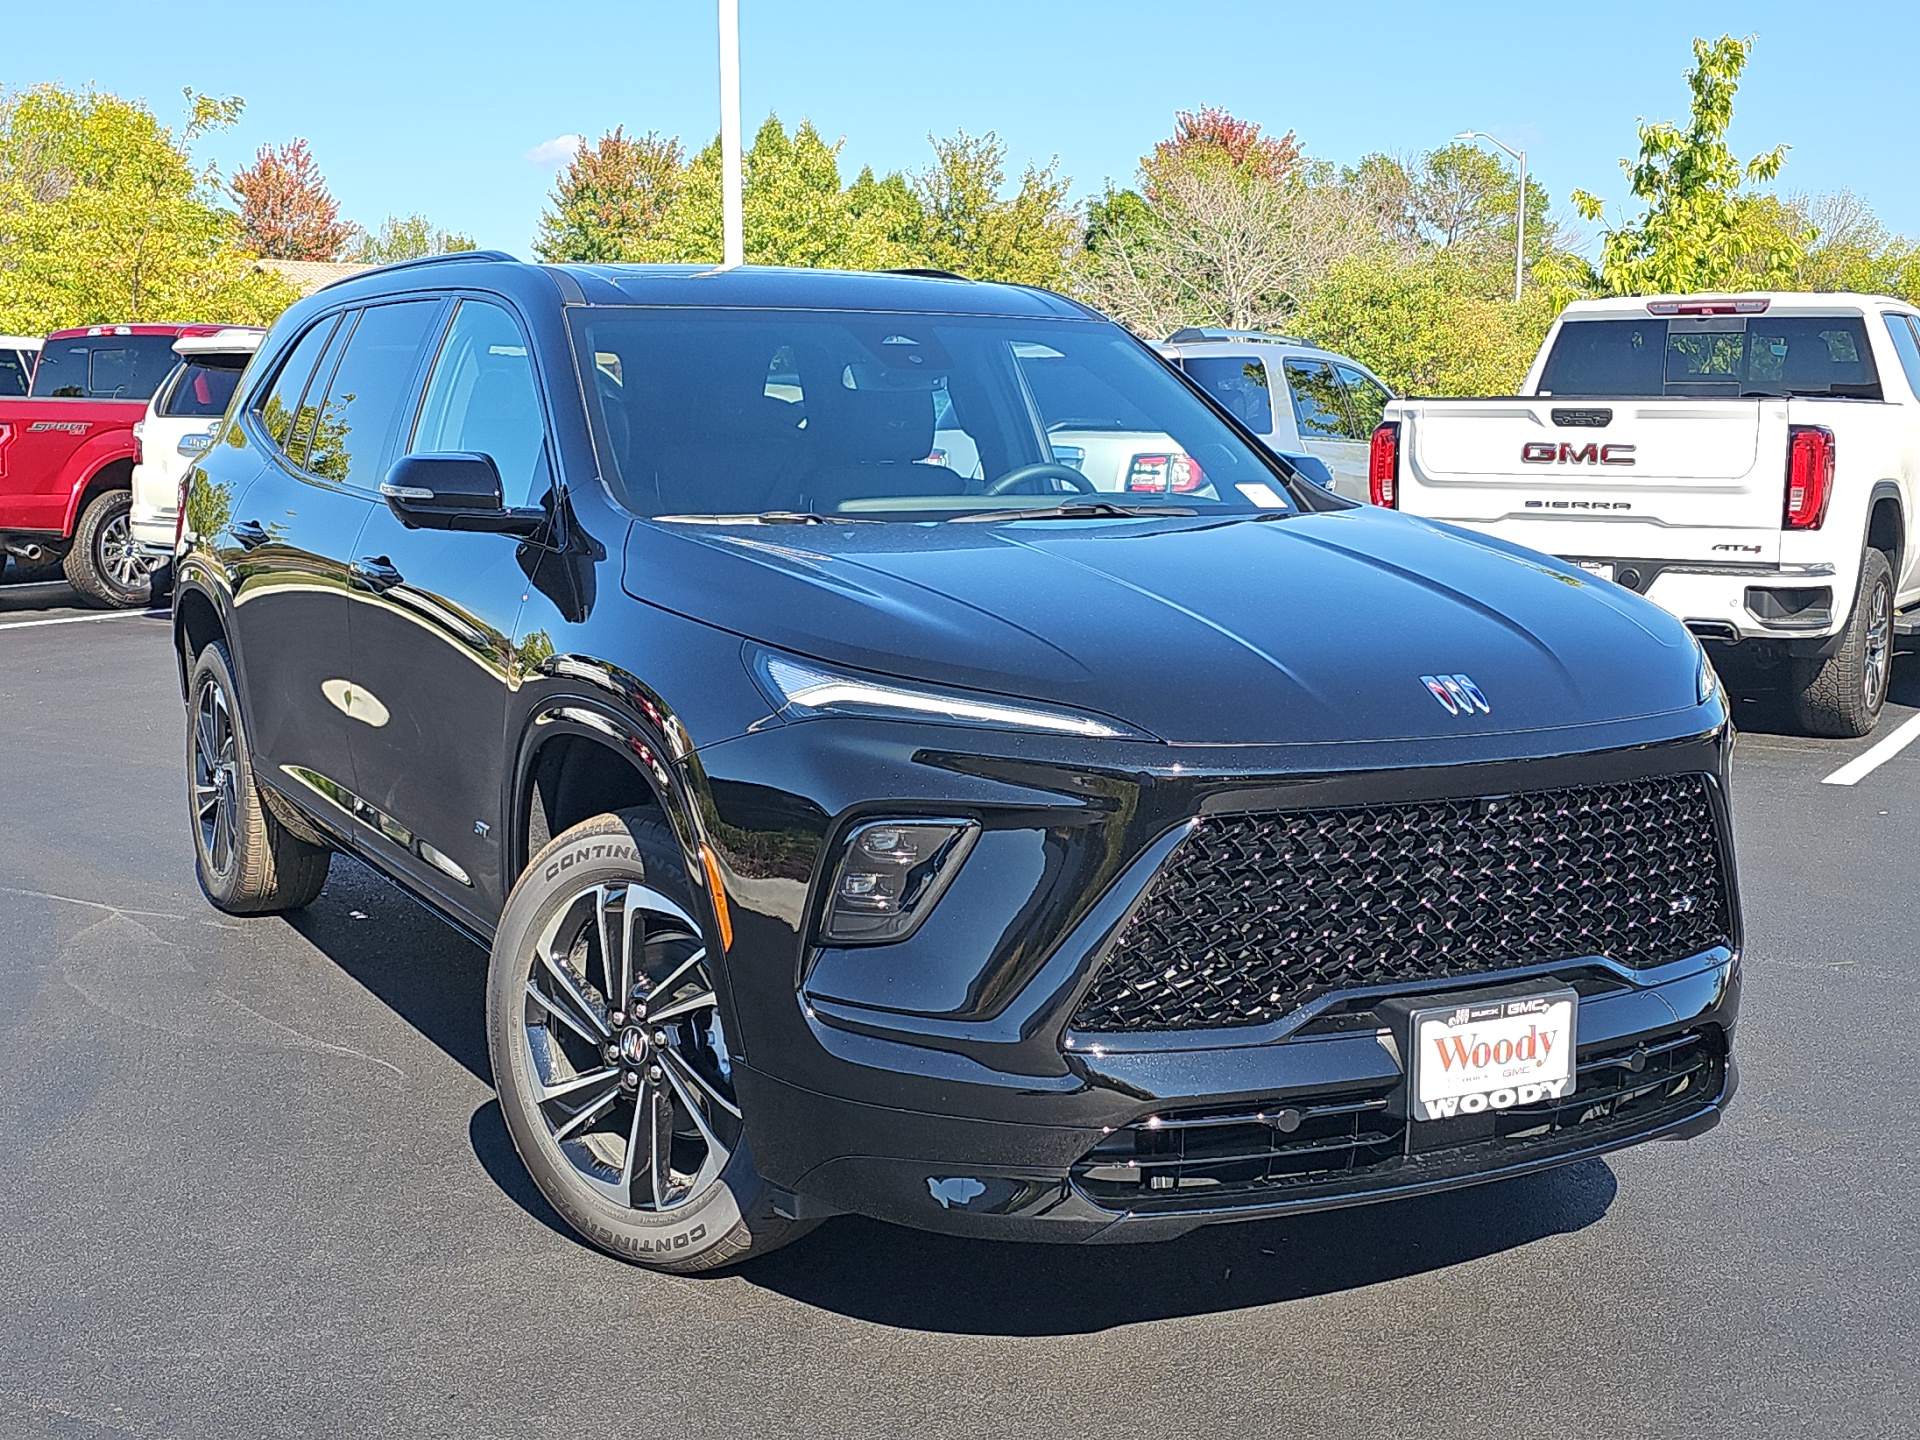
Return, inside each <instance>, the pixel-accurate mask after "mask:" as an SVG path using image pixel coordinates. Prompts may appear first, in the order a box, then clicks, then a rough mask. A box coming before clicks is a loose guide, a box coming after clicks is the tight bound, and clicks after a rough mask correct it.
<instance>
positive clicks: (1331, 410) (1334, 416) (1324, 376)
mask: <svg viewBox="0 0 1920 1440" xmlns="http://www.w3.org/2000/svg"><path fill="white" fill-rule="evenodd" d="M1286 370H1287V389H1289V390H1290V391H1292V392H1293V418H1294V420H1295V421H1296V422H1297V423H1298V424H1299V426H1300V438H1301V439H1302V440H1345V439H1346V438H1347V431H1348V428H1349V427H1350V426H1351V425H1352V423H1353V422H1352V421H1350V420H1349V419H1348V418H1347V406H1346V402H1345V401H1344V400H1343V399H1342V398H1341V395H1340V382H1339V381H1338V380H1336V379H1334V378H1333V367H1332V366H1331V365H1329V364H1327V362H1326V361H1324V360H1289V361H1287V365H1286Z"/></svg>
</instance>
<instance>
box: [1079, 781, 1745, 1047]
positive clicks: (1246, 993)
mask: <svg viewBox="0 0 1920 1440" xmlns="http://www.w3.org/2000/svg"><path fill="white" fill-rule="evenodd" d="M1720 852H1721V847H1720V841H1719V830H1718V825H1717V823H1716V821H1715V818H1714V808H1713V802H1712V799H1711V796H1710V794H1709V790H1708V782H1707V779H1706V777H1705V776H1702V775H1673V776H1662V777H1657V778H1653V779H1647V780H1635V781H1631V782H1628V783H1625V784H1620V785H1594V786H1588V787H1584V788H1581V789H1574V790H1542V791H1537V792H1534V793H1531V794H1522V795H1504V796H1498V797H1490V798H1485V799H1471V800H1426V801H1420V802H1417V803H1414V804H1409V805H1368V806H1355V807H1352V808H1347V809H1339V810H1283V811H1274V812H1269V813H1262V814H1252V815H1230V816H1212V817H1207V818H1204V819H1202V820H1201V821H1200V823H1199V825H1198V826H1197V827H1196V828H1195V830H1194V832H1193V833H1192V834H1191V835H1189V836H1188V837H1187V838H1186V839H1185V840H1183V841H1182V842H1181V843H1180V845H1179V847H1178V848H1177V849H1176V850H1175V851H1174V853H1173V855H1172V856H1171V857H1170V858H1169V860H1168V861H1167V863H1166V865H1165V866H1164V867H1163V868H1162V869H1161V871H1160V874H1159V875H1158V876H1157V877H1155V879H1154V881H1153V884H1152V885H1151V886H1150V887H1149V889H1148V892H1147V894H1146V896H1145V897H1144V899H1143V900H1142V902H1141V904H1140V906H1139V908H1138V909H1137V910H1136V911H1135V913H1134V916H1133V918H1132V919H1131V920H1130V921H1129V922H1128V925H1127V928H1126V929H1125V930H1124V931H1123V932H1122V934H1121V936H1120V938H1119V939H1118V940H1117V941H1116V942H1115V944H1114V947H1113V949H1112V951H1111V952H1110V953H1109V954H1108V956H1107V959H1106V962H1105V964H1104V965H1102V967H1101V969H1100V972H1099V973H1098V974H1097V975H1096V976H1095V977H1094V982H1093V986H1092V988H1091V989H1090V990H1089V991H1088V993H1087V995H1086V998H1085V999H1084V1000H1083V1001H1082V1002H1081V1005H1080V1009H1079V1012H1078V1013H1077V1014H1076V1015H1075V1016H1074V1021H1073V1024H1074V1028H1075V1029H1078V1030H1088V1031H1104V1032H1112V1031H1129V1030H1196V1029H1211V1028H1215V1027H1219V1026H1232V1025H1256V1024H1260V1023H1262V1022H1265V1021H1268V1020H1273V1019H1276V1018H1278V1017H1279V1016H1282V1015H1284V1014H1286V1013H1287V1012H1288V1011H1290V1010H1293V1009H1294V1008H1296V1007H1297V1006H1299V1005H1301V1004H1303V1003H1305V1002H1306V1001H1308V1000H1310V999H1312V998H1313V997H1314V996H1316V995H1320V994H1324V993H1326V992H1327V991H1330V990H1339V989H1350V988H1354V987H1358V986H1367V985H1384V984H1395V983H1402V982H1408V981H1417V980H1429V979H1438V978H1449V977H1453V976H1465V975H1478V974H1484V973H1486V972H1489V971H1495V970H1507V969H1512V968H1514V967H1515V966H1521V965H1534V964H1541V963H1551V962H1553V961H1559V960H1570V959H1577V958H1583V957H1587V956H1593V955H1604V956H1607V957H1609V958H1611V959H1613V960H1615V961H1617V962H1618V963H1620V964H1622V965H1626V966H1630V967H1633V968H1635V969H1642V968H1645V967H1647V966H1652V965H1659V964H1662V963H1664V962H1666V961H1669V960H1677V959H1681V958H1683V957H1685V956H1688V955H1693V954H1696V953H1698V952H1700V951H1702V950H1706V949H1709V948H1711V947H1712V946H1715V945H1723V944H1726V943H1728V937H1729V935H1730V925H1729V918H1728V897H1727V887H1726V882H1725V879H1724V877H1723V875H1722V873H1721V861H1720Z"/></svg>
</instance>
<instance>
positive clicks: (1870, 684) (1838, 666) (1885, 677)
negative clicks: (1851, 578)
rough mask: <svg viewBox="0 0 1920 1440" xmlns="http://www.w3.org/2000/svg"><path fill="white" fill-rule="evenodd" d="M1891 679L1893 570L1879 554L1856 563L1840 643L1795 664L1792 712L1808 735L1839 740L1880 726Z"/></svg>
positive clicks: (1854, 737)
mask: <svg viewBox="0 0 1920 1440" xmlns="http://www.w3.org/2000/svg"><path fill="white" fill-rule="evenodd" d="M1892 675H1893V566H1892V565H1890V564H1889V563H1888V562H1887V557H1886V555H1885V554H1884V553H1882V552H1881V551H1879V550H1869V551H1867V553H1866V556H1865V558H1864V559H1863V560H1862V561H1861V564H1860V588H1859V590H1858V591H1856V592H1855V594H1854V601H1853V613H1852V614H1851V615H1849V616H1848V617H1847V628H1846V629H1845V630H1843V631H1841V632H1840V644H1839V646H1838V648H1837V649H1835V650H1834V652H1833V653H1832V654H1831V655H1829V656H1827V657H1826V658H1825V659H1811V660H1800V661H1796V662H1795V665H1794V681H1795V689H1796V691H1797V692H1798V693H1797V694H1796V696H1795V708H1796V709H1797V711H1798V712H1799V720H1800V726H1801V728H1802V729H1803V730H1805V731H1806V732H1807V733H1808V734H1809V735H1825V736H1831V737H1833V738H1835V739H1840V740H1852V739H1857V738H1858V737H1859V736H1862V735H1866V734H1870V733H1871V732H1872V730H1873V727H1874V726H1876V725H1878V724H1879V723H1880V710H1881V707H1882V706H1884V705H1885V704H1886V703H1887V685H1888V682H1889V681H1890V680H1891V678H1892Z"/></svg>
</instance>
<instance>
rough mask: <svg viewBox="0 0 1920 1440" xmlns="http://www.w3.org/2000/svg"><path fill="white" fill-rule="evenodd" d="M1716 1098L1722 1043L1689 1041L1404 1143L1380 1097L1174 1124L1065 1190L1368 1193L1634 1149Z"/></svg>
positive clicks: (1190, 1202)
mask: <svg viewBox="0 0 1920 1440" xmlns="http://www.w3.org/2000/svg"><path fill="white" fill-rule="evenodd" d="M1725 1084H1726V1045H1725V1039H1724V1036H1723V1035H1722V1033H1721V1032H1720V1031H1719V1030H1718V1029H1714V1028H1708V1029H1704V1030H1689V1031H1686V1032H1684V1033H1682V1034H1679V1035H1672V1036H1668V1037H1666V1038H1664V1039H1659V1040H1647V1041H1641V1042H1635V1043H1633V1044H1628V1045H1619V1046H1614V1047H1612V1048H1610V1049H1607V1050H1604V1051H1601V1052H1599V1053H1597V1054H1594V1055H1591V1056H1589V1057H1588V1058H1587V1059H1586V1060H1585V1061H1583V1062H1581V1064H1580V1066H1579V1069H1578V1072H1577V1078H1576V1080H1575V1084H1574V1090H1573V1093H1572V1094H1570V1095H1568V1096H1567V1097H1565V1098H1564V1099H1562V1100H1558V1101H1543V1102H1542V1103H1540V1104H1538V1105H1528V1106H1516V1107H1514V1108H1512V1109H1509V1110H1500V1111H1488V1112H1485V1113H1483V1114H1481V1115H1478V1116H1474V1117H1469V1118H1462V1119H1460V1120H1442V1121H1433V1122H1421V1123H1416V1124H1415V1125H1414V1126H1413V1128H1414V1130H1415V1131H1416V1132H1418V1133H1416V1134H1415V1135H1414V1136H1412V1137H1411V1141H1412V1143H1409V1136H1408V1133H1407V1132H1408V1122H1407V1121H1406V1120H1404V1119H1401V1118H1397V1117H1395V1116H1393V1115H1391V1114H1389V1113H1388V1111H1389V1103H1388V1097H1389V1095H1390V1093H1391V1092H1390V1091H1388V1090H1375V1091H1365V1092H1357V1093H1350V1094H1339V1095H1322V1096H1314V1097H1311V1098H1310V1099H1306V1100H1300V1099H1294V1100H1290V1101H1281V1100H1276V1101H1273V1102H1270V1103H1269V1104H1267V1105H1265V1106H1261V1107H1258V1108H1250V1107H1247V1106H1240V1107H1236V1108H1235V1109H1233V1110H1220V1109H1217V1108H1216V1109H1211V1110H1193V1111H1180V1110H1175V1111H1171V1112H1169V1113H1167V1114H1165V1115H1154V1116H1150V1117H1148V1118H1147V1119H1144V1120H1140V1121H1137V1122H1136V1123H1134V1124H1132V1125H1129V1126H1127V1127H1126V1128H1125V1129H1121V1130H1116V1131H1115V1132H1114V1133H1113V1134H1111V1135H1109V1136H1108V1137H1107V1138H1106V1139H1104V1140H1102V1141H1101V1142H1100V1143H1099V1144H1098V1145H1097V1146H1095V1147H1094V1149H1093V1150H1091V1151H1090V1152H1089V1153H1088V1154H1086V1155H1085V1156H1083V1157H1082V1158H1081V1159H1080V1161H1079V1162H1078V1163H1077V1164H1076V1165H1075V1166H1074V1167H1073V1178H1074V1183H1075V1184H1077V1185H1078V1186H1079V1187H1080V1189H1081V1190H1082V1191H1084V1192H1085V1193H1086V1194H1087V1195H1089V1196H1091V1197H1092V1198H1093V1199H1095V1200H1096V1201H1098V1202H1100V1203H1101V1204H1103V1205H1109V1206H1116V1207H1118V1206H1124V1207H1125V1208H1127V1209H1129V1210H1152V1209H1156V1208H1164V1209H1178V1208H1182V1207H1184V1206H1196V1205H1197V1206H1205V1207H1215V1206H1221V1205H1260V1204H1267V1203H1271V1202H1273V1201H1277V1200H1290V1199H1302V1200H1304V1199H1310V1198H1313V1197H1315V1196H1319V1195H1323V1194H1328V1193H1335V1192H1338V1193H1364V1192H1366V1191H1368V1190H1380V1189H1390V1188H1392V1187H1394V1186H1398V1185H1407V1184H1416V1183H1418V1182H1420V1181H1421V1180H1424V1179H1429V1178H1440V1177H1444V1176H1447V1175H1461V1174H1469V1173H1472V1172H1474V1171H1484V1170H1488V1169H1496V1168H1499V1167H1501V1166H1504V1165H1510V1164H1516V1163H1522V1162H1524V1161H1526V1160H1528V1159H1529V1158H1532V1157H1535V1156H1541V1157H1544V1156H1547V1155H1549V1154H1552V1153H1554V1152H1556V1151H1559V1152H1565V1151H1572V1150H1581V1149H1585V1148H1588V1147H1590V1146H1593V1145H1598V1144H1604V1143H1606V1142H1607V1141H1609V1140H1615V1141H1618V1140H1625V1139H1630V1138H1632V1137H1635V1136H1643V1135H1646V1134H1648V1133H1650V1132H1651V1131H1654V1130H1657V1129H1659V1128H1660V1127H1662V1126H1663V1125H1666V1124H1669V1123H1671V1122H1674V1121H1678V1120H1682V1119H1685V1118H1686V1117H1688V1116H1690V1115H1695V1114H1699V1113H1701V1112H1704V1111H1705V1110H1707V1109H1708V1108H1709V1107H1710V1106H1711V1105H1712V1104H1713V1103H1714V1102H1715V1101H1716V1100H1718V1099H1719V1098H1720V1095H1721V1092H1722V1090H1723V1089H1724V1087H1725Z"/></svg>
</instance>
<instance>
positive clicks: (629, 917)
mask: <svg viewBox="0 0 1920 1440" xmlns="http://www.w3.org/2000/svg"><path fill="white" fill-rule="evenodd" d="M627 899H628V902H629V903H628V904H627V905H626V907H625V909H624V910H623V911H622V912H621V920H622V924H621V930H620V993H619V1005H620V1008H621V1009H622V1010H628V1009H631V1008H632V1006H633V983H634V979H635V975H634V964H635V957H637V956H638V955H640V954H641V951H642V948H643V947H644V946H645V945H646V943H647V921H646V912H645V910H644V909H642V907H640V906H638V905H635V904H633V903H631V902H632V899H633V890H632V888H631V887H629V888H628V890H627ZM636 932H638V933H636Z"/></svg>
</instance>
